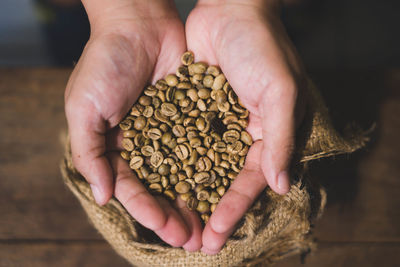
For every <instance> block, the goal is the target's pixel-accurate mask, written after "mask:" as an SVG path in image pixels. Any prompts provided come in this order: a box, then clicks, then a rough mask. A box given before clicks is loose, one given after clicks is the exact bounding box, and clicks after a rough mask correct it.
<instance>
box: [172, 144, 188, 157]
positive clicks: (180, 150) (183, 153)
mask: <svg viewBox="0 0 400 267" xmlns="http://www.w3.org/2000/svg"><path fill="white" fill-rule="evenodd" d="M174 152H175V154H176V155H177V156H178V158H179V159H180V160H184V159H186V158H187V157H188V156H189V150H188V149H187V147H186V146H185V145H177V146H176V147H175V150H174Z"/></svg>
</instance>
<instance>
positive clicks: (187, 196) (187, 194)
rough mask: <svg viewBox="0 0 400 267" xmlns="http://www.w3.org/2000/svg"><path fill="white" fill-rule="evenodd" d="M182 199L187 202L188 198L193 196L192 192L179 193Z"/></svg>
mask: <svg viewBox="0 0 400 267" xmlns="http://www.w3.org/2000/svg"><path fill="white" fill-rule="evenodd" d="M179 196H180V197H181V199H182V200H183V201H185V202H186V203H187V201H188V199H189V198H190V197H191V196H193V194H192V192H187V193H184V194H180V195H179Z"/></svg>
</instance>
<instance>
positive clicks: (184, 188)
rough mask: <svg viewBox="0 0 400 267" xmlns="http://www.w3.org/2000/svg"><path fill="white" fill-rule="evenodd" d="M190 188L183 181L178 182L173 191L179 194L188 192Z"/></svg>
mask: <svg viewBox="0 0 400 267" xmlns="http://www.w3.org/2000/svg"><path fill="white" fill-rule="evenodd" d="M190 188H191V186H190V184H189V183H188V182H185V181H180V182H178V183H177V184H176V185H175V191H176V192H178V193H180V194H184V193H187V192H189V190H190Z"/></svg>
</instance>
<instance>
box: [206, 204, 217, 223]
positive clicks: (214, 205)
mask: <svg viewBox="0 0 400 267" xmlns="http://www.w3.org/2000/svg"><path fill="white" fill-rule="evenodd" d="M216 209H217V204H215V203H214V204H211V205H210V211H211V213H213V212H214V211H215V210H216ZM203 220H204V219H203Z"/></svg>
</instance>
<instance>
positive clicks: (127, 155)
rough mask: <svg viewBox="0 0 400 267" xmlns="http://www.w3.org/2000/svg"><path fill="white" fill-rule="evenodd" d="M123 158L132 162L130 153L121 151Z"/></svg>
mask: <svg viewBox="0 0 400 267" xmlns="http://www.w3.org/2000/svg"><path fill="white" fill-rule="evenodd" d="M120 154H121V157H122V158H123V159H124V160H130V159H131V154H130V153H129V152H128V151H126V150H124V151H121V153H120Z"/></svg>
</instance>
